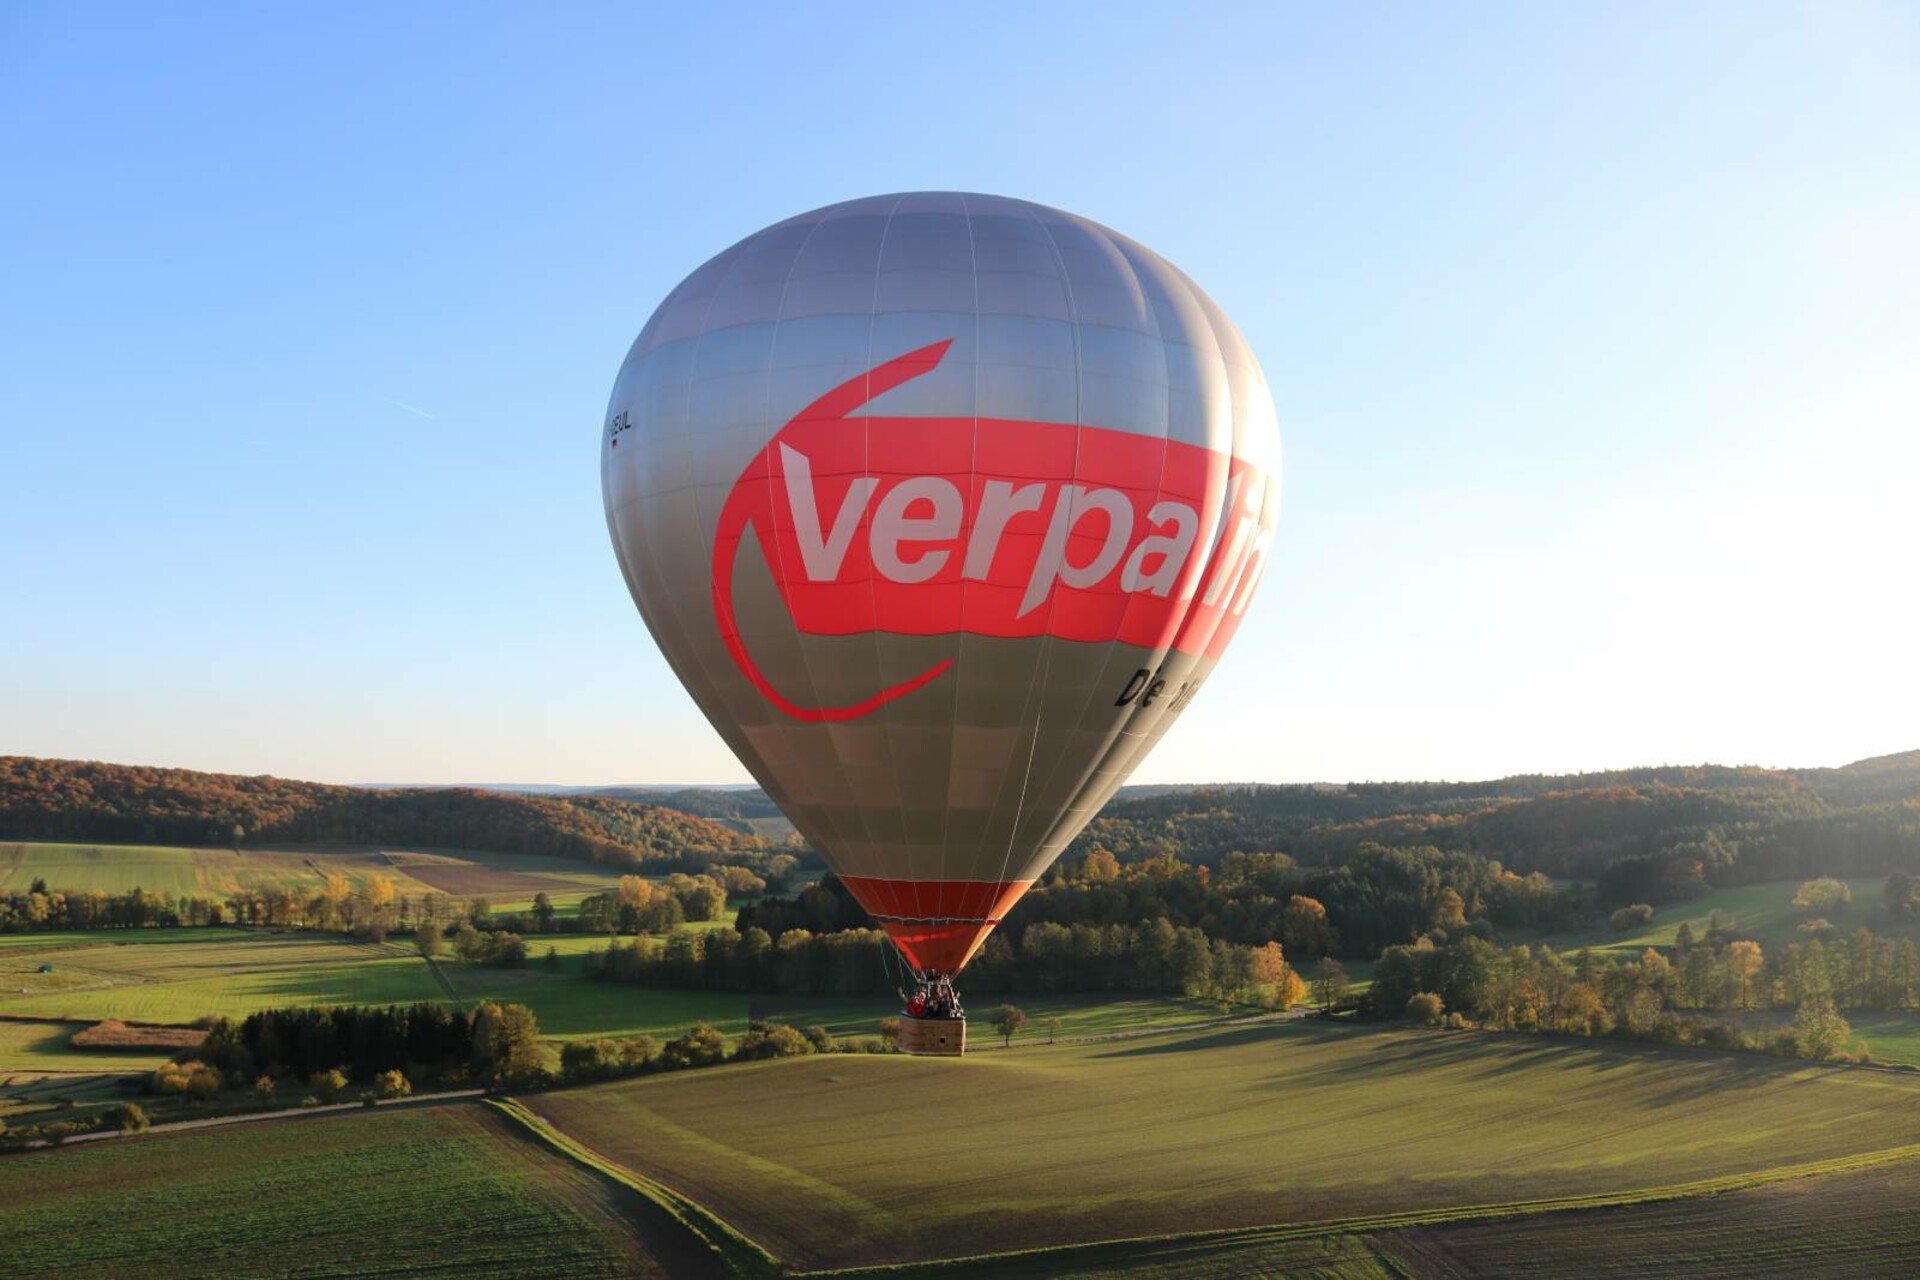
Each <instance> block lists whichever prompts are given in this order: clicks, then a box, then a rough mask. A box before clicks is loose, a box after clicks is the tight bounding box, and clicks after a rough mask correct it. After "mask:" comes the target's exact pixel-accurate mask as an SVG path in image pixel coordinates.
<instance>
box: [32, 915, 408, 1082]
mask: <svg viewBox="0 0 1920 1280" xmlns="http://www.w3.org/2000/svg"><path fill="white" fill-rule="evenodd" d="M174 932H176V931H174V930H168V929H141V930H129V931H121V932H113V933H106V932H102V933H96V934H92V935H90V937H91V938H93V939H95V941H94V942H93V945H91V946H75V945H72V943H71V942H65V943H62V944H60V945H59V947H58V949H55V950H46V951H36V950H33V949H31V948H27V947H12V948H8V949H7V950H5V951H0V1014H12V1015H16V1016H29V1017H40V1018H63V1019H86V1020H98V1019H101V1018H123V1019H127V1020H129V1021H138V1022H191V1021H193V1020H194V1019H196V1018H199V1017H202V1016H204V1015H207V1014H225V1015H227V1016H230V1017H231V1016H244V1015H246V1014H248V1013H251V1012H252V1011H254V1010H255V1009H264V1008H267V1007H270V1006H274V1005H288V1004H301V1005H307V1004H397V1003H411V1002H413V1001H416V1000H443V999H445V998H446V997H445V994H444V993H443V992H442V991H441V990H440V988H439V987H438V986H437V985H436V984H435V983H434V981H433V977H432V975H431V974H430V973H429V972H428V971H427V967H426V963H425V961H423V960H421V959H420V958H419V957H418V956H417V955H414V954H412V953H411V952H410V951H409V950H408V949H407V948H405V947H402V946H399V945H397V944H392V943H389V944H386V945H383V946H376V945H373V944H371V943H361V942H353V941H351V940H348V939H344V938H335V937H330V936H328V935H325V934H312V933H287V934H277V933H276V934H256V933H250V932H248V931H245V930H239V929H221V930H195V931H193V932H196V933H200V934H203V935H212V936H203V937H201V938H199V939H197V940H195V941H192V942H179V941H175V942H171V943H169V942H166V941H163V940H164V939H166V936H167V935H168V934H171V933H174ZM29 936H31V935H29ZM103 939H116V940H115V941H103ZM156 942H158V943H159V945H155V943H156ZM43 961H45V962H51V963H52V964H53V972H52V973H47V974H43V973H39V972H37V969H38V966H39V965H40V964H41V963H42V962H43ZM4 1065H6V1064H5V1063H4V1062H0V1066H4Z"/></svg>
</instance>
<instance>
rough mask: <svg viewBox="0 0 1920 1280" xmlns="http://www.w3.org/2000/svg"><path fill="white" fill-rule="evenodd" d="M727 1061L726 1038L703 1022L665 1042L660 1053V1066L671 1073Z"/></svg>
mask: <svg viewBox="0 0 1920 1280" xmlns="http://www.w3.org/2000/svg"><path fill="white" fill-rule="evenodd" d="M726 1060H727V1040H726V1037H725V1036H723V1035H721V1034H720V1033H719V1032H718V1031H715V1030H714V1029H713V1028H712V1027H710V1026H708V1025H707V1024H706V1023H704V1022H699V1023H695V1024H694V1025H693V1026H692V1027H690V1028H689V1029H687V1030H686V1031H685V1032H683V1033H681V1034H680V1035H677V1036H675V1037H674V1038H673V1039H671V1040H669V1041H667V1046H666V1048H664V1049H662V1050H661V1051H660V1065H661V1066H662V1067H663V1068H665V1069H666V1070H669V1071H672V1070H676V1069H678V1068H680V1067H710V1066H712V1065H713V1064H715V1063H716V1062H725V1061H726Z"/></svg>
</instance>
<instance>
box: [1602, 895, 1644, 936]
mask: <svg viewBox="0 0 1920 1280" xmlns="http://www.w3.org/2000/svg"><path fill="white" fill-rule="evenodd" d="M1652 919H1653V908H1652V907H1651V906H1649V905H1647V904H1646V903H1644V902H1636V903H1634V904H1633V905H1632V906H1630V907H1622V908H1620V909H1619V910H1618V911H1616V912H1614V913H1613V914H1612V915H1610V916H1608V917H1607V924H1608V925H1609V926H1610V927H1611V928H1612V929H1613V931H1614V932H1615V933H1625V932H1626V931H1627V930H1628V929H1637V928H1639V927H1640V926H1641V925H1643V924H1646V923H1647V922H1648V921H1650V920H1652Z"/></svg>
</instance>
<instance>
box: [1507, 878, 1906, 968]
mask: <svg viewBox="0 0 1920 1280" xmlns="http://www.w3.org/2000/svg"><path fill="white" fill-rule="evenodd" d="M1884 882H1885V878H1884V877H1877V878H1869V879H1861V880H1848V881H1847V882H1846V883H1847V886H1848V887H1849V888H1850V889H1852V890H1853V903H1852V905H1850V906H1847V907H1843V908H1841V909H1840V910H1838V911H1826V912H1815V911H1802V910H1800V909H1798V908H1796V907H1795V906H1793V895H1794V893H1795V891H1796V890H1798V889H1799V887H1800V882H1799V881H1797V880H1792V881H1780V882H1776V883H1771V884H1754V885H1743V886H1741V887H1740V888H1737V889H1715V890H1714V891H1713V892H1711V893H1708V894H1705V895H1704V896H1702V897H1698V898H1695V899H1693V900H1692V901H1691V902H1680V903H1674V904H1672V905H1670V906H1665V907H1661V908H1660V909H1659V910H1657V911H1655V912H1654V914H1653V919H1652V920H1651V921H1649V922H1648V923H1647V924H1645V925H1644V926H1642V927H1640V928H1637V929H1629V930H1626V931H1624V932H1618V933H1616V932H1614V931H1613V930H1611V929H1609V928H1608V927H1607V925H1606V923H1605V922H1604V921H1602V922H1600V923H1599V924H1598V925H1597V926H1595V927H1592V928H1587V929H1580V930H1575V931H1572V932H1566V933H1549V934H1544V935H1538V936H1535V935H1531V934H1515V935H1514V937H1513V939H1512V940H1513V941H1521V942H1547V943H1550V944H1551V945H1552V946H1553V947H1554V948H1555V949H1556V950H1563V951H1564V950H1573V949H1575V948H1578V947H1580V946H1583V945H1584V946H1591V947H1593V948H1594V949H1595V950H1596V951H1619V952H1626V953H1629V954H1632V955H1638V954H1639V953H1640V952H1642V951H1644V950H1646V948H1648V947H1671V946H1672V945H1673V939H1674V935H1675V934H1677V933H1678V932H1679V931H1680V926H1681V924H1682V923H1686V924H1690V925H1692V926H1693V936H1694V937H1696V938H1698V937H1702V936H1704V935H1705V934H1706V931H1707V921H1708V919H1709V918H1710V917H1711V916H1712V914H1713V913H1714V912H1715V911H1719V912H1721V913H1722V914H1723V915H1726V916H1730V917H1732V919H1733V921H1734V924H1735V926H1736V928H1737V930H1738V932H1739V936H1740V937H1743V938H1751V939H1753V940H1754V941H1755V942H1758V943H1759V944H1760V945H1761V946H1762V947H1763V948H1765V949H1766V951H1767V953H1768V954H1769V955H1772V954H1776V953H1777V950H1778V949H1779V948H1782V947H1785V946H1786V945H1787V944H1788V943H1795V942H1804V941H1806V936H1805V935H1804V934H1802V933H1801V932H1800V926H1801V925H1802V924H1804V923H1805V922H1807V921H1808V920H1810V919H1812V918H1813V917H1814V916H1816V915H1821V916H1824V917H1825V918H1826V919H1827V920H1828V921H1829V922H1830V923H1831V924H1832V925H1833V927H1834V929H1835V931H1836V932H1837V933H1839V934H1840V935H1841V936H1843V937H1844V936H1846V935H1850V934H1851V933H1852V932H1853V931H1854V930H1855V929H1858V928H1859V927H1860V926H1861V925H1866V926H1867V927H1868V928H1870V929H1872V930H1873V931H1874V932H1875V933H1878V934H1883V935H1886V936H1888V937H1896V938H1913V939H1915V940H1916V941H1920V917H1916V916H1909V917H1907V918H1905V919H1904V920H1890V919H1888V918H1887V917H1886V916H1885V915H1884V914H1882V912H1881V910H1880V887H1881V885H1882V884H1883V883H1884Z"/></svg>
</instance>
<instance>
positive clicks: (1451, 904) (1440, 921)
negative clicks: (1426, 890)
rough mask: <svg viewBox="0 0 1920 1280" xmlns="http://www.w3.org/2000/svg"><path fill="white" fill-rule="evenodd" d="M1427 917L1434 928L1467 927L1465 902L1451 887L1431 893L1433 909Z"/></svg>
mask: <svg viewBox="0 0 1920 1280" xmlns="http://www.w3.org/2000/svg"><path fill="white" fill-rule="evenodd" d="M1428 919H1429V920H1430V921H1431V922H1432V924H1433V927H1434V928H1436V929H1449V930H1451V929H1464V928H1466V927H1467V904H1466V901H1465V900H1464V899H1462V898H1461V897H1460V895H1459V893H1458V892H1456V891H1455V890H1454V889H1453V888H1452V887H1448V888H1444V889H1442V890H1440V892H1438V893H1436V894H1434V895H1433V909H1432V911H1431V912H1430V913H1429V916H1428Z"/></svg>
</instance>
